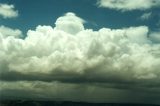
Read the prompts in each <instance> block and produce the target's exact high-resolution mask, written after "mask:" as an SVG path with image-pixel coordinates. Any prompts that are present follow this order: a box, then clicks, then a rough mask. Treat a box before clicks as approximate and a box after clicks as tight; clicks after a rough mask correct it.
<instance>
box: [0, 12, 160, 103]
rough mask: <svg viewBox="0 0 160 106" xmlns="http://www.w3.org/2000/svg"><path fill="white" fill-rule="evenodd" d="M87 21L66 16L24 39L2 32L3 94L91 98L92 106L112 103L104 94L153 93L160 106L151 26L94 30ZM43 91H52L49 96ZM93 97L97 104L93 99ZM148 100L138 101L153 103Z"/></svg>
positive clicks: (0, 68) (159, 48)
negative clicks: (108, 101) (23, 93)
mask: <svg viewBox="0 0 160 106" xmlns="http://www.w3.org/2000/svg"><path fill="white" fill-rule="evenodd" d="M84 22H85V21H84V20H83V19H81V18H79V17H78V16H76V15H75V14H74V13H67V14H65V15H64V16H61V17H59V18H58V19H57V21H56V22H55V27H52V26H40V25H39V26H38V27H37V28H36V29H35V30H29V31H28V33H27V36H26V38H25V39H20V38H18V37H13V36H6V35H5V34H6V33H1V34H0V58H1V59H0V74H1V76H0V80H1V81H0V82H1V83H2V84H1V85H2V86H1V87H0V91H1V92H4V94H3V95H8V96H14V93H9V92H13V91H16V92H21V91H24V92H25V93H26V94H28V96H27V97H30V96H29V93H28V92H34V93H32V94H35V95H32V96H31V97H33V98H34V97H40V98H45V97H46V98H56V97H57V98H61V99H67V100H74V98H76V97H77V98H76V99H77V100H84V99H82V98H84V97H86V99H85V100H88V101H90V100H92V101H94V100H98V101H103V100H107V99H106V98H109V97H107V96H106V94H105V93H104V92H107V91H108V93H109V91H113V92H114V93H113V92H112V93H111V95H112V94H114V97H115V96H117V95H118V96H119V97H120V98H116V99H115V98H114V97H111V98H110V99H111V100H119V101H120V100H121V97H122V94H123V95H124V93H125V94H126V95H128V96H129V95H130V94H131V92H140V94H144V95H150V94H151V93H153V92H154V93H155V94H152V97H153V98H155V101H154V102H156V100H157V99H156V98H158V97H159V96H160V95H156V93H157V92H160V91H159V87H160V83H159V82H160V78H159V76H160V72H159V65H160V57H159V55H157V54H159V53H160V45H159V43H156V44H155V43H153V41H152V40H151V38H150V36H149V29H148V27H147V26H138V27H129V28H123V29H110V28H101V29H99V30H98V31H93V30H92V29H85V28H84V26H83V23H84ZM72 29H74V30H72ZM4 36H5V37H4ZM148 36H149V37H148ZM43 87H45V89H46V88H47V89H48V91H49V92H48V93H45V92H46V90H45V91H44V88H43ZM25 88H26V89H25ZM55 90H56V91H55ZM77 90H78V91H77ZM101 91H103V93H102V92H101ZM78 92H79V93H78ZM115 92H117V93H115ZM82 93H84V95H83V96H80V95H81V94H82ZM19 94H20V93H19ZM57 95H58V96H57ZM65 95H66V96H65ZM68 95H70V96H68ZM137 95H138V93H137ZM137 95H135V96H134V97H136V96H137ZM144 95H143V96H144ZM19 96H20V97H22V96H23V95H19ZM94 96H98V97H97V98H98V99H97V98H96V99H94V98H90V97H94ZM128 96H126V97H124V100H126V99H127V98H128ZM143 96H142V97H139V100H143V102H144V101H148V99H149V98H147V96H145V97H143ZM100 97H103V98H104V99H103V98H100ZM132 100H133V99H132ZM132 100H126V101H132Z"/></svg>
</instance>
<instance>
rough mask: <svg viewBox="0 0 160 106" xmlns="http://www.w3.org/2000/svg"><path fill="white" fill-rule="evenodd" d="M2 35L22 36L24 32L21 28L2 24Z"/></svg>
mask: <svg viewBox="0 0 160 106" xmlns="http://www.w3.org/2000/svg"><path fill="white" fill-rule="evenodd" d="M0 35H1V36H3V37H8V36H14V37H21V36H22V32H21V31H20V30H19V29H12V28H9V27H6V26H3V25H2V26H0Z"/></svg>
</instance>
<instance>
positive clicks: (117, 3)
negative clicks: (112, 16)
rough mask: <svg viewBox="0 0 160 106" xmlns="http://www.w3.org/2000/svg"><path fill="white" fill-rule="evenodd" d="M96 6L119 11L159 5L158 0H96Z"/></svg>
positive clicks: (144, 8)
mask: <svg viewBox="0 0 160 106" xmlns="http://www.w3.org/2000/svg"><path fill="white" fill-rule="evenodd" d="M97 4H98V6H99V7H104V8H110V9H115V10H121V11H131V10H146V9H150V8H153V7H159V6H160V1H159V0H98V3H97Z"/></svg>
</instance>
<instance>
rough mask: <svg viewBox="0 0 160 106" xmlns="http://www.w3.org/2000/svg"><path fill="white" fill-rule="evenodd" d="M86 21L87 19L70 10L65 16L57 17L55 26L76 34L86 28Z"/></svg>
mask: <svg viewBox="0 0 160 106" xmlns="http://www.w3.org/2000/svg"><path fill="white" fill-rule="evenodd" d="M84 22H85V21H84V20H83V19H81V18H79V17H77V16H76V15H75V14H74V13H71V12H70V13H67V14H65V16H63V17H60V18H58V19H57V21H56V22H55V24H56V27H55V28H56V29H58V30H63V31H65V32H68V33H71V34H76V33H78V32H80V31H82V30H84V26H83V23H84Z"/></svg>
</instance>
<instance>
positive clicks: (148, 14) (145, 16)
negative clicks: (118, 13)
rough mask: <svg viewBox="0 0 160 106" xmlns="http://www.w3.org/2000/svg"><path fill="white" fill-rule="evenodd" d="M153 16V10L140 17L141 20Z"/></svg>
mask: <svg viewBox="0 0 160 106" xmlns="http://www.w3.org/2000/svg"><path fill="white" fill-rule="evenodd" d="M151 16H152V12H148V13H144V14H142V16H141V17H140V19H141V20H148V19H149V18H151Z"/></svg>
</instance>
